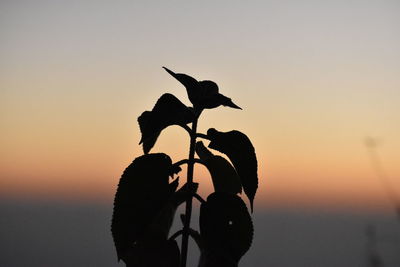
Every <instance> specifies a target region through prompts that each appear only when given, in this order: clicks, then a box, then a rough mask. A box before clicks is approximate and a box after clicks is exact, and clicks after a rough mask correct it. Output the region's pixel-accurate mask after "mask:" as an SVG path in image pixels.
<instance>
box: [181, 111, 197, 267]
mask: <svg viewBox="0 0 400 267" xmlns="http://www.w3.org/2000/svg"><path fill="white" fill-rule="evenodd" d="M197 121H198V116H196V118H195V119H194V121H193V124H192V129H191V133H190V148H189V162H188V166H187V183H188V184H189V185H191V184H192V183H193V171H194V152H195V148H196V132H197ZM191 216H192V197H190V198H189V199H188V200H187V201H186V210H185V223H184V225H183V235H182V246H181V266H180V267H186V260H187V253H188V244H189V231H190V217H191Z"/></svg>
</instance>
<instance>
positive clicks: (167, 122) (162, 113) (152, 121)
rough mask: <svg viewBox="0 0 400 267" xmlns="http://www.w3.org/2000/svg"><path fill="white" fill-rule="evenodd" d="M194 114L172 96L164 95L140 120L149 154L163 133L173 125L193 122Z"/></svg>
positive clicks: (144, 142) (145, 149)
mask: <svg viewBox="0 0 400 267" xmlns="http://www.w3.org/2000/svg"><path fill="white" fill-rule="evenodd" d="M193 118H194V117H193V112H192V110H191V109H190V108H188V107H186V106H185V105H184V104H183V103H182V102H181V101H180V100H179V99H178V98H176V97H175V96H174V95H172V94H163V95H162V96H161V97H160V98H159V99H158V101H157V103H156V104H155V106H154V108H153V110H152V111H145V112H143V113H142V115H140V117H139V118H138V122H139V127H140V131H141V132H142V138H141V140H140V144H142V143H143V151H144V153H145V154H147V153H148V152H149V151H150V150H151V148H152V147H153V146H154V144H155V143H156V141H157V138H158V136H159V135H160V133H161V131H162V130H164V129H165V128H167V127H168V126H171V125H186V124H188V123H191V122H193Z"/></svg>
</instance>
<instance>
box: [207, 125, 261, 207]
mask: <svg viewBox="0 0 400 267" xmlns="http://www.w3.org/2000/svg"><path fill="white" fill-rule="evenodd" d="M207 136H208V138H209V139H210V140H211V142H210V144H209V145H208V147H209V148H212V149H215V150H218V151H219V152H222V153H224V154H226V155H227V156H228V157H229V159H230V160H231V161H232V163H233V166H235V168H236V171H237V173H238V174H239V177H240V179H241V181H242V185H243V190H244V192H245V193H246V195H247V197H248V198H249V200H250V205H251V210H252V211H253V200H254V197H255V195H256V191H257V188H258V176H257V158H256V153H255V151H254V147H253V145H252V144H251V142H250V139H249V138H248V137H247V136H246V135H245V134H244V133H241V132H239V131H230V132H226V133H224V132H218V131H217V130H215V129H213V128H211V129H209V130H208V131H207Z"/></svg>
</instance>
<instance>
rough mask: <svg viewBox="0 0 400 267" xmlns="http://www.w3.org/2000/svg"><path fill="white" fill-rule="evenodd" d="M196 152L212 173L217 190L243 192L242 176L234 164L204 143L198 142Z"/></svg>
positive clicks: (234, 192) (233, 192)
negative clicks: (211, 150) (213, 152)
mask: <svg viewBox="0 0 400 267" xmlns="http://www.w3.org/2000/svg"><path fill="white" fill-rule="evenodd" d="M196 153H197V155H198V156H199V157H200V159H201V160H202V161H203V162H204V165H206V167H207V169H208V171H209V172H210V174H211V179H212V182H213V185H214V190H215V192H227V193H231V194H237V193H241V192H242V185H241V183H240V178H239V176H238V174H237V173H236V170H235V169H234V168H233V166H232V165H231V164H230V163H229V161H227V160H226V159H224V158H223V157H221V156H215V155H213V154H212V153H211V152H210V151H209V150H208V149H207V148H206V147H205V146H204V144H203V142H198V143H197V144H196Z"/></svg>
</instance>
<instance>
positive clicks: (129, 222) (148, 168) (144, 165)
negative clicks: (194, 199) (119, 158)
mask: <svg viewBox="0 0 400 267" xmlns="http://www.w3.org/2000/svg"><path fill="white" fill-rule="evenodd" d="M178 171H179V170H178V169H176V168H175V167H173V165H172V161H171V159H170V157H169V156H168V155H166V154H162V153H158V154H147V155H143V156H141V157H138V158H136V159H135V160H134V161H133V162H132V163H131V164H130V165H129V166H128V167H127V168H126V169H125V171H124V173H123V174H122V177H121V179H120V181H119V184H118V189H117V192H116V194H115V199H114V211H113V217H112V224H111V232H112V236H113V239H114V244H115V247H116V250H117V255H118V260H119V259H124V256H125V255H126V253H127V251H129V250H130V249H131V248H132V246H133V245H134V243H135V242H138V241H139V240H142V239H144V238H145V237H146V235H151V236H152V238H156V239H166V238H167V235H168V231H169V227H170V226H171V225H157V222H162V223H165V222H167V223H168V222H170V223H172V219H170V220H166V219H164V220H159V219H158V217H159V216H160V214H162V211H163V209H164V208H165V207H166V205H167V204H168V203H169V200H170V199H171V196H172V195H173V193H174V192H175V191H176V188H177V187H178V181H177V179H176V180H175V181H174V182H172V183H169V176H172V175H173V174H174V173H177V172H178ZM163 216H165V215H163ZM171 216H173V214H172V215H171ZM157 219H158V220H157ZM155 220H156V221H155ZM154 229H160V230H154ZM150 230H151V231H152V233H149V231H150ZM157 235H158V236H157Z"/></svg>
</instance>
